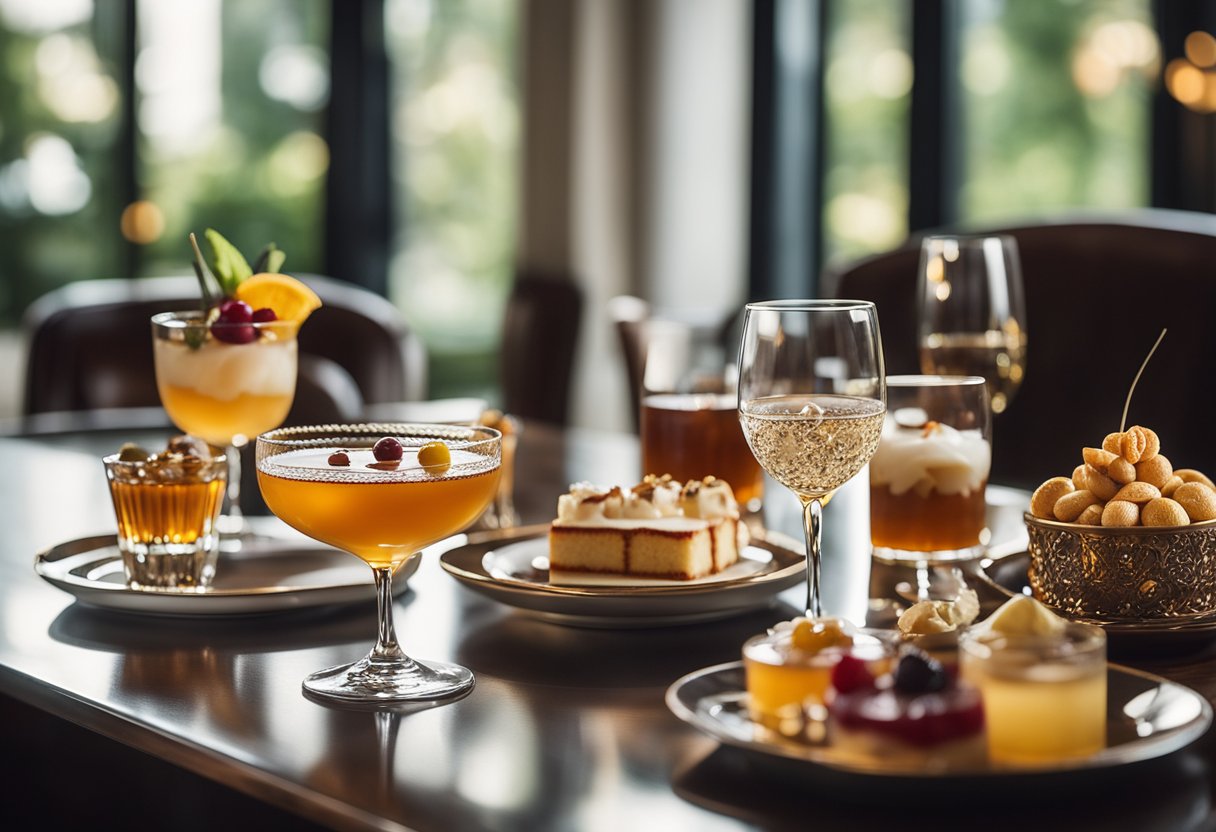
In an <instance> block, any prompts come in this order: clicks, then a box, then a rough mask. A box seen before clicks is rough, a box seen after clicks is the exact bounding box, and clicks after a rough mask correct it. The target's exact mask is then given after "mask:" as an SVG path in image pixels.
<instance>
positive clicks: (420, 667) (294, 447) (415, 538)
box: [257, 423, 502, 704]
mask: <svg viewBox="0 0 1216 832" xmlns="http://www.w3.org/2000/svg"><path fill="white" fill-rule="evenodd" d="M501 461H502V434H501V433H499V432H498V431H496V430H493V429H491V428H486V427H472V428H466V427H454V426H451V425H414V424H396V423H393V424H358V425H322V426H317V427H300V428H281V429H280V430H275V431H271V432H269V433H264V434H262V435H261V436H259V437H258V440H257V466H258V485H259V486H260V487H261V489H262V496H263V497H264V498H265V499H266V505H267V506H269V507H270V510H271V511H273V512H274V513H275V514H276V515H278V517H279V519H281V520H283V521H284V522H285V523H287V524H288V525H289V526H292V527H293V528H295V529H297V530H299V531H301V532H303V533H304V534H306V535H308V536H309V537H311V538H313V539H314V540H319V541H321V542H322V543H328V544H330V545H331V546H336V547H338V548H339V549H342V550H344V551H346V552H349V553H351V554H352V555H354V556H355V557H357V558H360V559H361V560H363V561H364V562H365V563H367V565H368V566H370V567H371V568H372V573H373V574H374V576H375V581H376V601H377V609H378V611H379V619H378V621H379V627H378V631H377V639H376V645H375V646H374V647H373V648H372V650H371V652H370V653H368V654H367V655H366V656H365V657H363V658H362V659H360V660H358V661H356V662H353V663H350V664H343V665H339V666H337V667H331V668H327V669H325V670H321V671H318V672H316V673H313V674H312V675H311V676H309V677H307V678H306V679H305V680H304V689H305V690H306V691H308V692H309V693H311V694H313V695H314V696H319V697H322V698H328V699H337V700H343V701H347V702H358V703H368V704H371V703H377V702H401V701H414V702H425V701H434V700H438V699H444V698H448V697H452V696H454V695H456V694H459V693H461V692H463V691H466V690H468V689H469V688H470V687H472V685H473V674H472V672H471V671H469V670H468V669H467V668H464V667H461V666H460V665H455V664H447V663H444V662H434V661H426V662H423V661H419V660H416V659H412V658H410V657H409V656H407V655H406V654H405V653H404V652H403V651H402V649H401V647H400V646H399V645H398V643H397V636H396V633H395V631H394V628H393V593H392V576H393V572H394V571H395V570H396V569H397V568H398V567H399V566H401V564H403V563H404V562H405V561H406V560H407V559H409V558H410V556H412V555H414V554H415V553H417V552H419V551H420V550H421V549H422V548H423V547H425V546H426V545H428V544H430V543H434V542H435V541H437V540H442V539H443V538H445V537H448V536H449V535H452V534H455V533H456V532H459V531H460V530H461V529H463V528H465V527H466V526H468V525H469V524H470V523H472V522H473V521H474V520H476V519H477V517H478V516H479V515H480V514H481V512H482V511H483V510H484V509H485V507H486V506H487V505H489V503H490V501H491V500H492V499H494V495H495V494H496V493H497V489H498V479H499V475H500V472H501Z"/></svg>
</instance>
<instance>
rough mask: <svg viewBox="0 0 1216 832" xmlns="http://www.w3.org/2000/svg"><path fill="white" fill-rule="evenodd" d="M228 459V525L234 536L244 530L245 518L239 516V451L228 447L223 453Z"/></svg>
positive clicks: (231, 446)
mask: <svg viewBox="0 0 1216 832" xmlns="http://www.w3.org/2000/svg"><path fill="white" fill-rule="evenodd" d="M224 454H225V456H227V457H228V512H227V516H228V518H229V519H228V523H229V528H230V529H231V530H232V532H233V533H234V534H240V533H241V532H243V531H244V530H245V516H244V515H243V514H241V449H240V448H238V447H237V446H236V445H229V446H228V447H227V449H226V450H225V451H224Z"/></svg>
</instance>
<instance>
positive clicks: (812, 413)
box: [739, 300, 886, 618]
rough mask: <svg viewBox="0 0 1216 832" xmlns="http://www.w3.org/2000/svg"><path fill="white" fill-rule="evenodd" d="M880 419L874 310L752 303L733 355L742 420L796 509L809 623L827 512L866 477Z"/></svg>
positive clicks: (853, 304)
mask: <svg viewBox="0 0 1216 832" xmlns="http://www.w3.org/2000/svg"><path fill="white" fill-rule="evenodd" d="M885 413H886V380H885V373H884V371H883V359H882V340H881V338H880V336H879V332H878V312H877V310H876V309H875V308H874V304H872V303H869V302H868V301H856V300H778V301H766V302H763V303H749V304H748V305H747V309H746V315H745V317H744V321H743V341H742V344H741V345H740V353H739V420H740V422H741V423H742V425H743V433H744V435H745V436H746V437H747V444H748V445H749V446H750V447H751V450H752V453H753V454H754V455H755V457H756V459H757V461H759V463H760V466H761V467H762V468H764V470H765V471H767V472H768V474H769V475H770V476H772V477H773V479H775V480H777V482H779V483H781V484H782V485H784V486H785V487H786V488H788V489H790V490H791V491H793V492H794V494H795V496H797V497H798V500H799V502H801V503H802V518H803V530H804V532H805V534H806V552H807V601H806V612H807V615H808V616H811V617H813V618H817V617H819V616H820V615H821V613H822V610H821V602H820V593H819V572H820V563H821V560H822V557H821V549H820V541H821V529H822V525H823V523H822V511H823V504H824V502H825V501H826V499H827V497H829V496H830V495H831V493H832V492H833V491H835V490H836V489H837V488H839V487H840V486H842V485H844V484H845V483H846V482H848V481H849V480H850V479H852V478H853V477H854V476H856V475H857V473H858V472H859V471H860V470H861V469H862V468H864V467H865V464H866V463H867V462H869V461H870V457H872V456H873V455H874V451H875V449H877V448H878V439H879V436H880V435H881V434H882V424H883V416H884V414H885Z"/></svg>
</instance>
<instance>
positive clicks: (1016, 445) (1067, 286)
mask: <svg viewBox="0 0 1216 832" xmlns="http://www.w3.org/2000/svg"><path fill="white" fill-rule="evenodd" d="M969 233H970V230H969ZM982 233H1000V234H1010V235H1012V236H1013V237H1015V238H1016V239H1017V241H1018V248H1019V251H1020V254H1021V261H1022V274H1023V280H1024V283H1025V289H1026V307H1027V311H1026V317H1027V321H1026V329H1027V367H1026V379H1025V381H1024V382H1023V384H1022V387H1021V389H1020V390H1019V391H1018V393H1017V395H1016V396H1015V397H1014V399H1013V402H1012V403H1011V405H1010V406H1009V409H1008V410H1007V411H1006V412H1005V413H1003V414H1001V415H1000V416H998V417H997V418H996V419H995V420H994V424H993V469H992V478H993V480H995V481H999V482H1003V483H1010V484H1014V485H1021V486H1024V487H1034V486H1036V485H1038V484H1039V483H1040V482H1042V481H1043V480H1045V479H1047V478H1048V477H1052V476H1070V475H1071V473H1072V470H1073V468H1074V467H1075V466H1076V465H1079V464H1080V463H1081V448H1082V447H1084V446H1098V445H1100V443H1101V442H1102V438H1103V437H1104V436H1105V435H1106V434H1107V433H1110V432H1111V431H1115V430H1118V429H1119V419H1120V415H1121V414H1122V411H1123V402H1124V398H1125V397H1126V395H1127V389H1128V386H1129V385H1130V384H1131V381H1132V378H1133V377H1134V376H1135V374H1136V371H1137V369H1139V367H1140V363H1141V361H1143V359H1144V356H1145V354H1146V353H1147V352H1148V350H1149V348H1150V347H1152V345H1153V342H1154V341H1155V340H1156V338H1157V335H1158V334H1159V333H1160V331H1161V329H1162V327H1168V328H1169V334H1168V335H1167V336H1166V338H1165V341H1164V342H1163V343H1162V345H1161V348H1160V349H1159V350H1158V351H1157V354H1156V355H1155V357H1154V358H1153V361H1152V363H1151V364H1149V366H1148V369H1147V370H1146V371H1145V373H1144V376H1143V378H1141V380H1140V384H1139V386H1138V387H1137V388H1136V394H1135V397H1134V398H1133V400H1132V405H1131V410H1130V411H1129V412H1128V425H1129V426H1130V425H1133V424H1141V425H1145V426H1146V427H1151V428H1153V429H1154V430H1156V431H1157V433H1158V434H1159V435H1160V437H1161V442H1162V453H1164V454H1165V455H1166V456H1167V457H1168V458H1169V459H1170V460H1171V462H1173V464H1174V465H1175V466H1176V467H1180V468H1182V467H1185V468H1199V469H1200V470H1203V471H1205V472H1207V473H1209V475H1210V474H1212V473H1216V444H1214V443H1212V442H1211V441H1210V438H1209V435H1210V431H1211V427H1210V426H1211V424H1212V413H1213V412H1216V387H1214V386H1213V385H1212V384H1211V383H1210V382H1209V380H1208V377H1207V371H1208V370H1209V369H1210V368H1211V367H1213V366H1216V326H1213V323H1212V318H1213V313H1216V217H1213V216H1210V215H1207V214H1189V213H1183V212H1168V211H1143V212H1133V213H1129V214H1127V215H1123V216H1118V217H1113V218H1076V219H1064V220H1060V221H1056V222H1050V223H1045V224H1042V225H1028V224H1027V225H1016V226H1014V227H1010V228H999V229H984V230H983V232H982ZM919 258H920V241H919V239H916V240H912V241H910V242H909V243H908V244H907V245H905V246H903V247H902V248H900V249H898V250H896V251H892V252H889V253H886V254H881V255H878V256H876V257H871V258H869V259H866V260H862V261H861V262H858V263H854V264H852V265H849V266H847V267H845V268H843V269H838V270H836V273H835V274H834V275H832V276H829V278H828V280H829V281H830V280H832V278H833V277H834V278H835V279H836V280H837V281H838V282H837V283H836V285H837V290H836V295H837V296H839V297H848V298H859V299H864V300H872V301H874V302H875V303H876V304H877V306H878V318H879V323H880V325H881V327H882V339H883V348H884V353H885V357H886V366H887V372H888V373H891V374H896V373H915V372H919V370H920V368H919V365H918V358H917V321H916V315H917V298H916V287H917V268H918V264H919ZM828 285H832V284H831V283H830V282H829V284H828Z"/></svg>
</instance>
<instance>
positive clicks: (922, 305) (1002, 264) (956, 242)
mask: <svg viewBox="0 0 1216 832" xmlns="http://www.w3.org/2000/svg"><path fill="white" fill-rule="evenodd" d="M919 286H920V288H919V313H920V314H919V344H920V366H921V372H923V373H925V374H927V375H944V376H982V377H983V378H984V379H985V380H986V381H987V382H988V395H989V399H990V402H991V406H992V412H993V413H1003V412H1004V411H1005V409H1006V408H1008V407H1009V403H1010V402H1011V401H1012V400H1013V396H1014V394H1015V393H1016V392H1017V390H1018V387H1020V386H1021V384H1022V379H1023V377H1024V376H1025V372H1026V302H1025V300H1024V293H1023V290H1022V265H1021V259H1020V258H1019V256H1018V243H1017V240H1016V239H1014V238H1013V237H1010V236H1006V235H1000V236H938V237H926V238H925V239H924V241H923V242H922V243H921V250H920V273H919Z"/></svg>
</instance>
